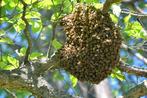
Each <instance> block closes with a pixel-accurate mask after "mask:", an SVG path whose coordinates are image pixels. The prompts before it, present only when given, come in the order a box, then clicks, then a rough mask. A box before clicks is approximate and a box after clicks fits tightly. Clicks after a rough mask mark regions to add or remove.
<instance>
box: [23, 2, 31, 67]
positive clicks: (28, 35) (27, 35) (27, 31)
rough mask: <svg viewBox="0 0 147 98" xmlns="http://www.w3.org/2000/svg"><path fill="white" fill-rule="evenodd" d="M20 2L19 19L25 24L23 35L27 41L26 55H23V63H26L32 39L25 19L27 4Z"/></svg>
mask: <svg viewBox="0 0 147 98" xmlns="http://www.w3.org/2000/svg"><path fill="white" fill-rule="evenodd" d="M21 2H22V4H23V13H22V17H21V19H22V20H23V21H24V23H25V25H26V26H25V29H24V34H25V37H26V39H27V41H28V48H27V50H26V55H25V59H24V63H25V64H26V63H28V57H29V54H30V52H31V49H32V41H31V35H30V33H29V30H28V28H29V23H28V21H27V19H26V17H25V15H26V9H27V4H26V3H25V2H24V1H23V0H21Z"/></svg>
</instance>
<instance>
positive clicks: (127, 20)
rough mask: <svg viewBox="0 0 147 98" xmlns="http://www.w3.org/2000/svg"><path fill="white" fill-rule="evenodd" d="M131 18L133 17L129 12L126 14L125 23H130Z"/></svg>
mask: <svg viewBox="0 0 147 98" xmlns="http://www.w3.org/2000/svg"><path fill="white" fill-rule="evenodd" d="M130 18H131V15H130V14H129V15H128V16H126V17H125V18H124V23H125V24H128V23H129V20H130Z"/></svg>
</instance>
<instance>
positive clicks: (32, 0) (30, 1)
mask: <svg viewBox="0 0 147 98" xmlns="http://www.w3.org/2000/svg"><path fill="white" fill-rule="evenodd" d="M24 1H25V3H27V4H32V3H34V2H35V1H37V0H24Z"/></svg>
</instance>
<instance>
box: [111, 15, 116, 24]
mask: <svg viewBox="0 0 147 98" xmlns="http://www.w3.org/2000/svg"><path fill="white" fill-rule="evenodd" d="M110 17H111V19H112V21H113V22H114V23H118V18H117V17H116V16H115V15H113V14H110Z"/></svg>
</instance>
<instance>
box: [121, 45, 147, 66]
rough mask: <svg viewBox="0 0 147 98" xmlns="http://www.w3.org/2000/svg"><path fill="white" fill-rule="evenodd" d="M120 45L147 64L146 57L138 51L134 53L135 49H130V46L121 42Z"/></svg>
mask: <svg viewBox="0 0 147 98" xmlns="http://www.w3.org/2000/svg"><path fill="white" fill-rule="evenodd" d="M121 47H122V48H123V49H125V50H127V51H128V52H129V53H131V54H132V55H135V56H136V57H137V58H138V59H140V60H141V61H143V62H144V63H145V64H147V58H145V57H143V56H142V55H141V54H140V53H136V51H134V50H133V49H131V48H130V47H128V46H127V45H125V44H122V45H121Z"/></svg>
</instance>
